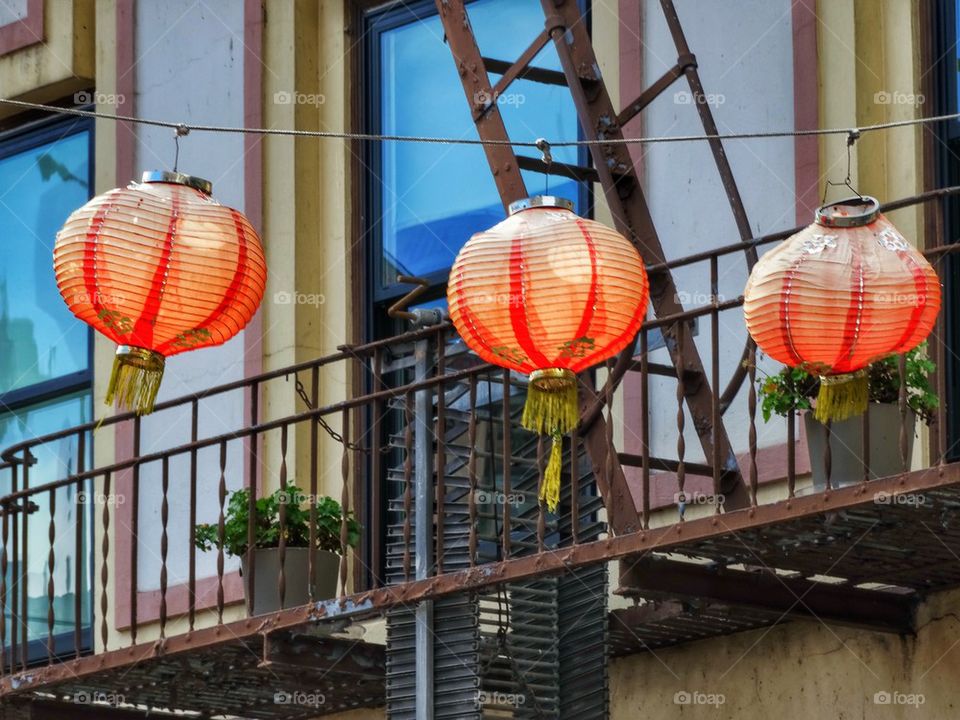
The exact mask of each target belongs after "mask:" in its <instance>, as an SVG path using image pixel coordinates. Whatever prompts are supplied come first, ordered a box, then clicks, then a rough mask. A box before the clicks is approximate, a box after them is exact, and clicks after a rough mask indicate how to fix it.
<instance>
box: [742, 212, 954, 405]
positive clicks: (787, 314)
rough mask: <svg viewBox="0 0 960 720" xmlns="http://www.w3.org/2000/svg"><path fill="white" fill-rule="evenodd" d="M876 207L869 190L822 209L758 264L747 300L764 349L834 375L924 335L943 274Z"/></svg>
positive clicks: (795, 363) (788, 362)
mask: <svg viewBox="0 0 960 720" xmlns="http://www.w3.org/2000/svg"><path fill="white" fill-rule="evenodd" d="M877 207H878V205H877V203H876V201H875V200H873V199H872V198H865V199H864V200H863V201H860V200H859V199H854V200H850V201H843V202H842V203H837V204H835V205H832V206H827V207H825V208H821V210H820V211H819V212H818V215H817V222H814V223H813V224H812V225H810V226H808V227H806V228H804V229H803V230H802V231H800V232H799V233H797V234H796V235H793V236H792V237H790V238H788V239H787V240H786V241H784V242H783V244H781V245H780V246H779V247H777V248H776V249H774V250H772V251H770V252H768V253H766V254H765V255H764V256H763V257H762V258H761V259H760V261H759V262H758V263H757V264H756V265H755V266H754V268H753V271H752V272H751V274H750V279H749V280H748V282H747V286H746V289H745V291H744V306H743V307H744V314H745V316H746V322H747V329H748V330H749V332H750V335H751V336H752V337H753V339H754V340H755V341H756V343H757V345H758V346H759V347H760V349H761V350H763V352H765V353H766V354H767V355H769V356H770V357H772V358H774V359H775V360H779V361H780V362H782V363H784V364H785V365H789V366H792V367H796V366H801V367H803V368H804V369H806V370H808V371H809V372H811V373H814V374H816V375H819V376H821V377H823V378H830V377H831V376H837V375H843V374H847V373H853V372H856V371H858V370H861V369H863V368H865V367H867V366H868V365H869V364H870V363H872V362H874V361H875V360H878V359H881V358H883V357H886V356H888V355H891V354H894V353H903V352H906V351H908V350H910V349H912V348H914V347H915V346H917V345H918V344H919V343H921V342H922V341H923V340H924V339H925V338H926V337H927V335H929V333H930V331H931V329H932V328H933V325H934V323H935V322H936V318H937V313H938V312H939V309H940V281H939V279H938V277H937V274H936V272H935V271H934V269H933V268H932V267H931V266H930V263H928V262H927V260H926V258H924V257H923V255H922V254H921V253H919V252H918V251H917V250H916V249H915V248H914V247H913V246H912V245H911V244H910V243H909V242H907V241H906V240H905V239H904V238H903V236H902V235H901V234H900V233H899V231H897V229H896V228H895V227H894V226H893V224H892V223H890V221H889V220H887V219H886V218H885V217H884V216H883V215H882V214H880V213H879V212H877ZM827 382H828V383H829V382H830V381H829V380H828V381H827ZM865 402H866V401H865V400H864V401H863V403H864V407H865ZM821 414H822V413H821ZM847 414H848V415H849V414H854V413H853V412H851V413H847ZM824 419H842V417H838V416H836V415H832V416H831V415H828V416H825V417H824Z"/></svg>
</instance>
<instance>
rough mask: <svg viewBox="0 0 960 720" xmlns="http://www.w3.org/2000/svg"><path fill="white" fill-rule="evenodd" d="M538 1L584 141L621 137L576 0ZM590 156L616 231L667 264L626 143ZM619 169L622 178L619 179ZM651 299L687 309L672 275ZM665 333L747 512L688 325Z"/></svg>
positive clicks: (662, 312) (734, 503)
mask: <svg viewBox="0 0 960 720" xmlns="http://www.w3.org/2000/svg"><path fill="white" fill-rule="evenodd" d="M541 4H542V6H543V11H544V14H545V16H546V28H547V30H548V31H549V33H550V36H551V37H552V38H553V41H554V45H555V46H556V49H557V54H558V55H559V57H560V64H561V66H562V67H563V71H564V73H565V74H566V76H567V84H568V85H569V87H570V91H571V94H572V95H573V102H574V105H575V106H576V108H577V115H578V116H579V118H580V127H581V129H582V131H583V134H584V136H585V137H586V138H587V139H589V140H605V139H609V140H614V141H616V140H621V139H622V138H623V133H622V131H621V128H620V127H619V126H618V125H617V124H616V117H617V112H616V110H615V109H614V107H613V104H612V102H611V100H610V96H609V94H608V93H607V89H606V87H605V85H604V83H603V80H602V78H601V77H600V70H599V64H598V62H597V58H596V55H595V54H594V52H593V46H592V44H591V42H590V36H589V33H588V32H587V26H586V23H585V22H584V20H583V18H582V17H581V14H580V9H579V7H578V6H577V3H576V2H574V0H541ZM590 152H591V154H592V156H593V164H594V167H595V168H596V169H597V172H598V173H599V175H600V183H601V185H602V187H603V191H604V196H605V197H606V200H607V205H608V206H609V208H610V212H611V214H612V215H613V220H614V224H615V225H616V227H617V230H618V231H620V232H621V233H623V234H624V235H625V236H626V237H628V238H630V239H631V240H632V241H633V242H634V244H635V245H636V246H637V248H638V250H639V251H640V255H641V257H642V258H643V259H644V261H645V262H646V263H647V264H648V265H657V264H661V263H663V262H664V259H665V255H664V252H663V246H662V245H661V243H660V238H659V236H658V234H657V230H656V227H655V226H654V224H653V218H652V216H651V215H650V209H649V207H648V206H647V202H646V199H645V198H644V196H643V192H642V190H641V189H640V183H639V180H638V178H637V175H636V170H635V168H634V165H633V161H632V160H631V158H630V155H629V152H628V150H627V147H626V145H624V144H622V143H616V144H610V145H591V146H590ZM615 172H616V173H619V177H615V176H614V173H615ZM650 302H651V304H652V306H653V309H654V312H655V313H656V314H657V316H658V317H664V316H667V315H674V314H677V313H681V312H683V306H682V305H681V303H680V301H679V297H678V294H677V289H676V285H675V284H674V281H673V277H672V276H671V274H670V273H669V272H659V273H655V274H652V275H651V277H650ZM663 336H664V340H665V341H666V344H667V349H668V350H669V352H670V356H671V359H672V361H673V364H674V366H675V367H676V368H679V369H681V370H682V371H683V372H685V373H689V372H692V373H694V374H696V375H697V376H699V377H700V381H699V382H696V383H690V384H689V385H686V398H685V399H686V403H687V407H688V408H689V411H690V414H691V416H692V418H693V425H694V427H695V428H696V431H697V435H698V437H699V439H700V445H701V447H702V448H703V452H704V457H707V458H714V457H716V458H719V462H720V465H721V470H722V471H724V472H725V473H726V475H727V477H728V478H733V480H732V481H730V482H728V484H727V485H726V486H725V487H723V490H724V494H725V495H726V505H727V507H729V508H734V507H744V506H746V505H747V504H748V503H749V498H748V493H747V490H746V487H745V486H744V484H743V479H742V476H741V475H740V472H739V465H738V463H737V458H736V455H735V454H734V452H733V449H732V447H731V445H730V440H729V438H728V437H727V433H726V429H725V428H724V426H723V424H722V422H719V423H715V422H714V421H713V394H712V392H711V389H710V386H709V383H708V382H707V376H706V373H705V371H704V367H703V362H702V360H701V359H700V355H699V353H698V351H697V346H696V343H695V341H694V339H693V336H692V334H691V331H690V328H689V326H688V325H687V324H686V323H675V324H674V325H671V326H668V327H665V328H663ZM631 352H632V350H630V349H628V350H627V351H624V353H622V354H621V357H620V359H619V360H618V362H617V365H616V367H615V368H614V372H613V381H614V382H619V378H620V377H622V375H623V373H624V372H625V371H626V369H627V367H628V366H629V365H630V364H631V361H632V358H631V356H630V353H631ZM715 445H716V453H715V451H714V446H715Z"/></svg>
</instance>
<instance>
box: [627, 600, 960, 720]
mask: <svg viewBox="0 0 960 720" xmlns="http://www.w3.org/2000/svg"><path fill="white" fill-rule="evenodd" d="M958 602H960V593H958V592H951V593H944V594H941V595H938V596H936V597H934V598H933V599H932V600H931V601H930V602H929V603H927V604H926V605H925V606H924V607H923V608H922V610H921V612H920V616H919V618H918V628H919V629H918V632H917V636H916V637H915V638H906V637H899V636H896V635H887V634H881V633H874V632H866V631H862V630H854V629H850V628H841V627H835V626H828V625H826V624H823V623H820V622H817V621H806V620H804V621H796V622H790V623H787V624H784V625H780V626H776V627H773V628H767V629H762V630H755V631H751V632H746V633H738V634H735V635H729V636H726V637H723V638H719V639H715V640H706V641H703V642H697V643H691V644H689V645H683V646H679V647H676V648H672V649H666V650H658V651H657V652H656V653H649V654H643V655H636V656H632V657H627V658H621V659H618V660H614V661H613V662H612V663H611V670H610V680H611V689H610V692H611V705H612V707H613V708H614V710H613V712H612V714H611V717H613V718H615V719H619V718H624V719H626V718H631V717H637V716H638V715H639V714H641V713H642V714H643V716H644V717H646V718H649V720H659V719H661V718H678V717H683V718H687V717H689V718H713V719H714V720H727V719H730V720H733V719H734V718H736V720H754V719H755V720H768V719H769V718H771V717H785V718H815V717H829V718H837V719H838V720H852V719H853V718H858V719H859V718H870V719H871V720H873V719H874V718H876V719H877V720H887V719H890V720H893V719H898V720H899V719H901V718H902V719H904V720H906V719H907V718H916V717H923V718H924V719H925V720H938V719H940V718H943V719H946V718H955V717H956V716H957V707H958V705H960V696H958V695H957V694H956V680H955V678H956V676H957V673H958V672H960V649H957V647H956V645H957V641H958V639H960V635H958V634H957V632H958V630H960V620H958V618H957V614H956V611H957V608H958ZM678 693H681V694H683V693H686V694H687V695H688V696H690V697H692V696H693V695H694V694H695V693H701V694H702V695H701V696H700V700H701V702H702V701H703V700H705V698H706V697H708V696H710V695H713V696H716V699H717V700H720V699H721V697H720V696H722V701H723V703H722V704H719V705H718V704H693V703H688V704H680V702H678V701H682V700H683V699H685V698H684V697H683V696H682V695H680V696H678ZM877 693H880V694H883V693H887V694H889V697H890V698H891V699H893V698H896V700H895V702H896V703H899V704H894V702H891V703H890V704H889V705H885V704H879V703H878V702H875V696H876V699H877V700H883V699H884V697H883V696H882V695H881V696H877ZM911 695H913V696H915V697H912V698H911V697H910V696H911Z"/></svg>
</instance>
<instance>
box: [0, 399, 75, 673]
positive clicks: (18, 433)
mask: <svg viewBox="0 0 960 720" xmlns="http://www.w3.org/2000/svg"><path fill="white" fill-rule="evenodd" d="M90 405H91V403H90V393H89V392H86V391H85V392H80V393H75V394H73V395H68V396H66V397H64V398H60V399H57V400H52V401H49V402H44V403H38V404H35V405H31V406H30V407H27V408H22V409H20V410H17V411H15V412H7V413H0V448H8V447H10V446H11V445H15V444H16V443H19V442H23V441H24V440H29V439H32V438H35V437H38V436H41V435H46V434H49V433H54V432H57V431H59V430H65V429H67V428H70V427H74V426H76V425H82V424H83V423H87V422H89V421H90V413H91V410H90ZM86 443H87V447H88V449H89V445H90V440H89V437H88V438H87V440H86ZM77 444H78V438H77V436H76V435H70V436H69V437H67V438H63V439H61V440H59V441H56V442H53V443H47V444H44V445H40V446H37V447H36V448H35V449H34V450H33V451H32V452H33V455H34V457H35V462H34V463H33V464H32V465H31V466H30V474H29V481H30V487H36V486H38V485H42V484H44V483H48V482H53V481H55V480H59V479H61V478H65V477H69V476H70V475H71V474H73V473H75V472H77V452H78V447H77ZM89 456H90V453H89V451H88V453H87V457H89ZM11 483H12V476H11V474H10V471H9V470H4V471H2V472H0V495H5V494H7V493H9V492H10V491H11ZM22 484H23V475H22V472H21V473H20V474H19V475H18V486H19V487H22ZM85 490H89V486H87V487H86V488H85ZM77 491H78V488H77V486H76V485H73V484H71V485H67V486H65V487H61V488H59V489H57V490H56V491H55V494H56V498H55V512H54V514H53V521H54V523H55V528H56V530H57V532H56V540H55V542H54V548H53V550H54V555H55V557H56V565H55V568H56V569H55V571H54V577H53V608H54V618H55V621H54V634H55V635H58V634H61V633H69V634H71V635H72V633H73V629H74V622H75V615H74V612H75V611H74V598H75V592H76V581H77V575H78V574H79V575H80V588H81V613H82V615H81V626H83V627H89V624H90V577H91V573H92V565H91V562H92V555H91V554H90V552H89V547H85V548H80V551H79V556H78V549H77V547H76V539H75V534H74V532H73V529H74V528H75V527H76V523H77V522H78V521H80V522H82V523H83V524H84V527H86V528H91V527H92V525H91V521H92V517H91V514H90V513H91V509H92V507H93V505H92V503H89V502H86V496H81V497H80V498H78V497H77ZM30 499H31V500H32V501H33V502H34V503H36V506H37V507H36V509H35V510H34V511H33V512H32V513H31V514H30V521H29V526H28V528H29V529H28V532H27V553H26V557H27V568H26V577H27V633H28V640H29V642H30V643H31V655H32V654H33V653H34V650H36V652H38V653H41V654H43V655H45V652H46V651H45V649H44V648H43V647H39V646H42V645H43V643H45V641H46V639H47V632H48V629H47V611H48V609H49V605H50V600H49V596H48V587H47V583H48V580H49V577H50V576H49V567H48V565H47V561H48V553H49V552H50V539H49V535H48V532H49V527H50V525H49V523H50V493H47V492H44V493H41V494H38V495H34V496H31V498H30ZM78 514H79V515H82V518H78V517H77V516H78ZM20 557H21V558H23V557H24V555H23V551H22V550H21V551H20ZM7 582H8V587H9V586H10V585H9V583H10V582H11V578H10V577H8V578H7ZM6 637H7V638H10V637H11V630H10V627H9V625H8V627H7V635H6ZM33 643H36V644H37V645H38V647H37V648H34V647H33V646H32V644H33ZM69 645H70V643H69V642H66V641H64V642H60V643H58V646H59V647H60V648H61V649H64V648H66V647H68V646H69Z"/></svg>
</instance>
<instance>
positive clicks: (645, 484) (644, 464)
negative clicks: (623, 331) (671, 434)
mask: <svg viewBox="0 0 960 720" xmlns="http://www.w3.org/2000/svg"><path fill="white" fill-rule="evenodd" d="M649 342H650V338H649V335H648V332H647V330H646V329H645V328H643V329H641V330H640V422H641V425H640V456H641V462H640V468H641V469H640V489H641V494H642V501H641V502H642V505H643V507H642V519H641V527H642V528H643V529H644V530H646V529H647V528H649V527H650V359H649V356H650V352H649V350H650V347H649Z"/></svg>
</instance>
